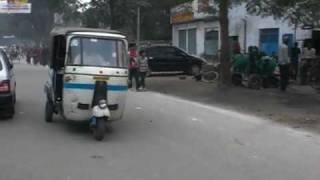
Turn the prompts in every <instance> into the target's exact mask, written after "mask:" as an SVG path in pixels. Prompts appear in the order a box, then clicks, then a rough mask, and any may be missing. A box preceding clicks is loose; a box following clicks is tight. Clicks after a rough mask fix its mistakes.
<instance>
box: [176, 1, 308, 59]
mask: <svg viewBox="0 0 320 180" xmlns="http://www.w3.org/2000/svg"><path fill="white" fill-rule="evenodd" d="M229 21H230V22H229V23H230V24H229V31H230V36H238V37H239V42H240V45H241V48H242V51H244V50H245V49H247V48H248V47H249V46H258V47H259V44H260V30H261V29H268V28H278V29H279V45H280V43H281V41H282V36H283V35H284V34H294V33H295V31H294V26H293V25H290V24H289V22H286V21H283V20H275V19H274V18H273V17H271V16H270V17H263V18H262V17H260V16H252V15H249V14H248V13H247V11H246V8H245V5H241V6H237V7H235V8H233V9H231V10H230V12H229ZM245 21H246V22H247V32H246V34H247V38H246V47H244V44H245V39H244V37H245V35H244V34H245V31H244V29H245V28H244V27H245ZM191 28H197V41H198V42H197V55H201V54H203V53H204V38H205V29H206V28H213V29H218V30H219V22H217V21H216V22H203V21H199V22H193V23H184V24H174V25H173V28H172V29H173V30H172V34H173V36H172V37H173V41H172V43H173V45H174V46H178V45H179V30H182V29H191ZM311 36H312V31H311V30H302V29H298V30H297V34H296V38H297V41H300V42H302V41H303V40H304V39H309V38H311ZM220 44H221V43H220ZM301 44H302V43H301ZM219 46H220V45H219Z"/></svg>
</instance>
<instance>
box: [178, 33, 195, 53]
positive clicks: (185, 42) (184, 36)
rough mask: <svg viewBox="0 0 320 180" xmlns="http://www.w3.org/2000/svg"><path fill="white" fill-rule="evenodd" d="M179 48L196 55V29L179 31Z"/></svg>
mask: <svg viewBox="0 0 320 180" xmlns="http://www.w3.org/2000/svg"><path fill="white" fill-rule="evenodd" d="M179 48H181V49H183V50H185V51H187V52H188V53H190V54H197V29H188V30H180V31H179Z"/></svg>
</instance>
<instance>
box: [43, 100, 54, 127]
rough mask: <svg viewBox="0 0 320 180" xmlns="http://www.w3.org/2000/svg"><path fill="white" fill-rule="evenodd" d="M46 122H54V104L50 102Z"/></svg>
mask: <svg viewBox="0 0 320 180" xmlns="http://www.w3.org/2000/svg"><path fill="white" fill-rule="evenodd" d="M45 120H46V122H47V123H51V122H53V104H52V103H51V102H50V101H49V100H47V102H46V107H45Z"/></svg>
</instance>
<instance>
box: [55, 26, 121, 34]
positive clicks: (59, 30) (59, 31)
mask: <svg viewBox="0 0 320 180" xmlns="http://www.w3.org/2000/svg"><path fill="white" fill-rule="evenodd" d="M75 32H89V33H90V32H91V33H108V34H118V35H122V34H121V33H120V32H119V31H115V30H107V29H94V28H82V27H56V28H54V29H53V30H52V31H51V35H52V36H57V35H67V34H69V33H75Z"/></svg>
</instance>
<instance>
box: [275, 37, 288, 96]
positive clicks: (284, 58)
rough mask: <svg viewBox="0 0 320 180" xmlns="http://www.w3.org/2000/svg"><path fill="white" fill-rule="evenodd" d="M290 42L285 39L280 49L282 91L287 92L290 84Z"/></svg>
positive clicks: (279, 61) (279, 62)
mask: <svg viewBox="0 0 320 180" xmlns="http://www.w3.org/2000/svg"><path fill="white" fill-rule="evenodd" d="M288 42H289V41H288V39H287V38H284V39H283V42H282V44H281V45H280V48H279V57H278V64H279V68H280V88H281V91H286V90H287V87H288V84H289V70H290V58H289V48H288Z"/></svg>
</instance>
